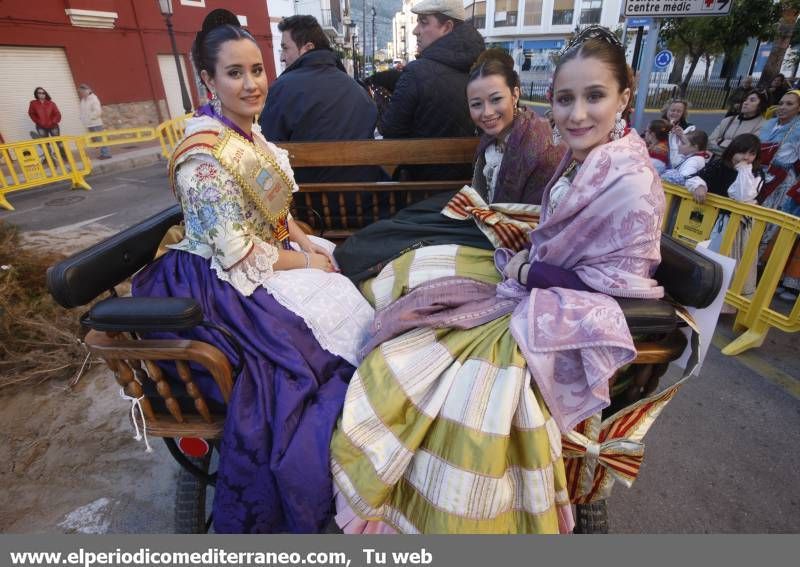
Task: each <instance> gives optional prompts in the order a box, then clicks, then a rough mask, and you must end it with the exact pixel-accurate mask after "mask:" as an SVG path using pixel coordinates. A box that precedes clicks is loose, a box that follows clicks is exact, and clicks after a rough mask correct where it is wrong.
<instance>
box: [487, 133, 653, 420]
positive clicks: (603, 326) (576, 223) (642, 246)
mask: <svg viewBox="0 0 800 567" xmlns="http://www.w3.org/2000/svg"><path fill="white" fill-rule="evenodd" d="M571 160H572V157H571V154H569V153H568V154H567V155H566V156H565V157H564V159H563V160H562V162H561V165H560V166H559V168H558V170H557V171H556V174H555V175H554V176H553V179H552V180H551V182H550V184H549V186H548V187H547V189H546V190H545V194H544V199H543V202H542V212H543V217H542V222H541V223H540V224H539V226H538V227H537V228H536V230H534V231H533V232H531V241H532V246H531V252H530V258H531V260H532V261H538V262H546V263H548V264H552V265H555V266H559V267H562V268H566V269H570V270H573V271H574V272H576V273H577V275H578V277H580V278H581V280H583V282H584V283H586V285H588V286H589V287H591V288H592V289H594V290H596V291H598V292H600V293H591V292H585V291H575V290H569V289H564V288H549V289H533V290H532V291H531V292H530V295H529V296H527V297H525V298H524V299H523V300H522V301H521V302H520V303H519V305H517V307H516V309H515V310H514V313H513V315H512V321H511V330H512V334H513V335H514V338H515V339H516V341H517V343H518V344H519V346H520V348H521V350H522V352H523V354H524V355H525V359H526V360H527V362H528V366H529V368H530V371H531V374H532V375H533V378H534V380H535V382H536V385H537V386H538V388H539V391H540V392H541V394H542V396H543V397H544V399H545V402H546V403H547V405H548V407H549V409H550V412H551V414H552V415H553V418H554V419H555V420H556V422H557V423H558V425H559V427H560V428H561V430H562V431H569V430H571V429H572V428H573V427H574V426H575V425H576V424H578V423H579V422H581V421H582V420H584V419H585V418H587V417H589V416H590V415H592V414H595V413H597V412H598V411H600V410H602V409H603V408H604V407H606V406H607V405H608V403H609V394H608V380H609V379H610V378H611V377H612V376H613V375H614V373H615V372H616V371H617V370H618V369H619V368H620V367H622V366H623V365H625V364H627V363H629V362H631V361H632V360H633V359H634V358H635V357H636V349H635V348H634V345H633V339H632V338H631V334H630V331H629V330H628V327H627V324H626V323H625V317H624V315H623V313H622V310H621V309H620V307H619V305H618V304H617V302H616V301H614V299H612V297H609V296H616V297H637V298H659V297H662V296H663V295H664V290H663V288H662V287H660V286H659V285H658V283H657V282H656V281H655V280H654V279H652V275H653V273H654V272H655V270H656V268H657V267H658V264H659V262H660V260H661V254H660V240H661V221H662V218H663V215H664V206H665V200H664V192H663V189H662V187H661V181H660V179H659V177H658V174H656V172H655V170H654V169H653V167H652V165H651V162H650V157H649V155H648V153H647V148H646V146H645V144H644V142H643V141H642V139H641V138H640V137H639V135H638V134H636V132H634V131H632V132H630V133H629V134H628V135H626V136H625V137H623V138H622V139H620V140H616V141H612V142H608V143H606V144H603V145H602V146H599V147H597V148H595V149H594V150H592V151H591V152H590V154H589V155H588V156H587V158H586V160H585V161H584V162H583V164H582V165H581V167H580V170H579V171H578V173H577V175H576V177H575V179H574V181H573V183H572V187H571V188H570V189H569V190H568V192H567V193H566V195H564V197H563V198H562V199H561V200H560V202H559V203H558V206H557V207H556V208H555V210H554V211H553V212H552V214H548V202H549V199H550V191H551V189H552V187H553V184H554V183H555V182H556V181H557V180H558V178H559V177H560V176H561V175H562V174H563V172H564V170H565V169H566V168H567V166H568V164H569V163H570V162H571ZM498 263H504V262H503V260H502V259H500V258H498ZM515 285H516V282H506V283H504V284H500V286H498V288H499V289H498V292H499V294H500V295H504V294H508V295H516V294H517V293H518V290H515V289H512V288H514V287H515ZM504 287H505V288H506V290H505V291H504V290H503V288H504ZM517 287H518V286H517Z"/></svg>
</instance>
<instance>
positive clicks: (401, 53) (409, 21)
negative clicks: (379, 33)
mask: <svg viewBox="0 0 800 567" xmlns="http://www.w3.org/2000/svg"><path fill="white" fill-rule="evenodd" d="M417 1H419V0H403V10H402V11H401V12H397V13H396V14H395V15H394V19H393V20H392V43H391V46H392V47H391V49H392V51H391V53H390V54H391V56H392V59H402V60H403V61H405V62H406V63H408V62H409V61H412V60H414V59H415V58H416V54H417V36H415V35H414V28H415V27H416V25H417V15H416V14H414V13H413V12H412V11H411V7H412V6H413V5H414V4H415V3H416V2H417Z"/></svg>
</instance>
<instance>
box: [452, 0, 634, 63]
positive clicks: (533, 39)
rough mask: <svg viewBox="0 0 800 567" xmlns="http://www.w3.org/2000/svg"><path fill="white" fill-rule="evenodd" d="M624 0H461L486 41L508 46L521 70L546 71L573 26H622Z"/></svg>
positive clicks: (489, 43) (488, 43) (498, 45)
mask: <svg viewBox="0 0 800 567" xmlns="http://www.w3.org/2000/svg"><path fill="white" fill-rule="evenodd" d="M623 4H624V0H464V9H465V10H466V14H467V21H470V22H472V24H473V25H474V26H475V27H476V28H477V29H478V31H479V32H481V35H483V37H484V38H486V44H487V45H490V46H497V47H503V48H505V49H507V50H508V51H509V52H510V53H511V54H512V55H513V56H514V59H515V62H516V63H517V66H518V68H519V70H521V71H531V72H536V71H542V72H545V71H547V70H549V69H550V67H551V55H552V54H554V53H557V52H558V51H560V50H561V48H562V47H564V43H565V41H566V38H567V37H568V36H569V35H570V34H572V32H574V31H575V28H576V27H583V26H586V25H590V24H600V25H603V26H606V27H608V28H610V29H612V30H613V29H616V28H617V27H619V26H621V25H622V24H621V19H620V13H621V11H622V7H623Z"/></svg>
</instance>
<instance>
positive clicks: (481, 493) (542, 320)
mask: <svg viewBox="0 0 800 567" xmlns="http://www.w3.org/2000/svg"><path fill="white" fill-rule="evenodd" d="M631 88H632V77H631V73H630V70H629V68H628V66H627V64H626V62H625V56H624V52H623V50H622V47H621V46H620V44H619V42H618V41H617V39H616V37H614V35H613V34H611V33H610V32H608V30H606V29H604V28H599V27H591V28H587V29H586V30H584V31H582V32H581V33H580V34H578V36H577V37H576V39H575V40H574V41H573V43H572V44H570V45H569V46H568V48H567V49H566V51H565V52H564V53H563V54H562V57H561V60H560V62H559V64H558V66H557V67H556V70H555V75H554V91H553V116H554V118H555V123H556V127H557V129H558V131H559V133H560V136H561V138H562V139H563V140H564V141H565V142H566V143H567V145H568V146H569V149H570V151H569V152H568V154H567V155H566V156H565V158H564V159H563V160H562V162H561V164H560V166H559V168H558V170H557V172H556V174H555V176H554V177H553V180H551V182H550V184H549V186H548V187H547V189H546V190H545V193H544V198H543V201H542V220H541V223H540V224H539V226H538V227H537V228H536V230H534V231H533V232H532V233H531V247H530V249H529V250H523V251H522V252H520V253H519V254H517V255H513V252H511V251H510V250H506V249H499V250H497V251H496V252H495V253H494V255H492V254H491V253H489V252H484V251H480V250H476V249H469V248H466V247H448V246H432V247H427V248H423V249H420V250H414V251H410V252H408V253H407V254H405V255H404V256H402V257H400V258H399V259H398V260H396V261H395V262H393V263H392V264H390V265H388V266H386V268H384V270H382V271H381V273H380V274H379V275H378V276H377V277H376V278H375V279H374V280H373V281H372V283H369V282H368V283H367V284H365V286H364V287H363V288H362V289H363V291H364V292H365V294H366V295H367V297H368V298H369V299H370V300H371V301H373V303H374V304H375V305H376V307H377V308H378V310H377V312H376V318H375V321H374V323H373V326H372V329H371V332H372V338H371V340H370V341H369V346H368V347H367V348H365V351H364V352H362V356H363V360H362V362H361V364H360V365H359V367H358V370H357V371H356V373H355V375H354V376H353V378H352V379H351V382H350V385H349V387H348V392H347V396H346V398H345V404H344V410H343V415H342V418H341V419H340V421H339V423H338V425H337V429H336V431H335V432H334V436H333V440H332V443H331V469H332V473H333V477H334V481H335V483H336V494H337V497H336V500H337V502H336V504H337V522H338V523H339V525H340V526H341V527H342V528H343V529H344V531H345V532H348V533H359V532H360V533H365V532H367V533H374V532H402V533H420V532H421V533H443V532H447V533H536V532H538V533H558V532H561V533H565V532H570V531H571V530H572V528H573V526H574V521H573V517H572V510H571V507H570V503H569V494H568V493H567V483H566V481H565V469H564V464H563V459H562V449H561V435H562V434H564V433H566V432H568V431H570V430H571V429H572V428H574V427H575V425H577V424H578V423H580V422H581V421H582V420H584V419H586V418H587V417H589V416H591V415H593V414H596V413H597V412H600V411H602V409H603V408H604V407H606V406H607V405H608V404H609V389H608V381H609V379H610V378H611V377H612V376H613V375H614V373H615V372H616V371H617V370H618V369H619V368H621V367H622V366H623V365H625V364H627V363H629V362H631V361H632V360H633V358H634V357H635V355H636V350H635V348H634V345H633V340H632V338H631V335H630V331H629V330H628V327H627V325H626V322H625V318H624V316H623V314H622V311H621V309H620V307H619V305H618V304H617V302H616V301H615V300H614V299H613V297H638V298H657V297H661V296H662V295H663V290H662V288H661V287H659V286H658V284H657V282H656V281H655V280H653V279H652V274H653V273H654V272H655V269H656V267H657V266H658V263H659V261H660V253H659V243H660V226H661V220H662V217H663V212H664V194H663V191H662V188H661V184H660V181H659V177H658V175H657V174H656V172H655V170H654V169H653V167H652V165H651V163H650V158H649V155H648V152H647V147H646V145H645V143H644V142H643V141H642V139H641V138H639V136H638V135H637V134H636V132H635V131H632V130H631V131H629V130H628V129H627V127H626V120H625V119H626V117H627V115H628V113H629V110H630V108H629V104H630V99H631ZM454 248H457V249H454ZM512 256H513V257H512Z"/></svg>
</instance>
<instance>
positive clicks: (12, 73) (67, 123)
mask: <svg viewBox="0 0 800 567" xmlns="http://www.w3.org/2000/svg"><path fill="white" fill-rule="evenodd" d="M0 77H2V80H0V101H2V105H3V111H2V112H0V134H2V136H3V139H4V140H5V141H6V142H7V143H9V142H17V141H21V140H29V139H30V131H31V130H35V129H36V127H35V125H34V124H33V122H32V121H31V119H30V117H29V116H28V104H29V103H30V101H31V100H32V99H33V91H34V89H35V88H36V87H42V88H44V89H45V90H46V91H47V92H48V93H50V97H51V98H52V99H53V102H55V103H56V104H57V105H58V109H59V110H60V111H61V124H60V128H61V133H62V134H64V135H80V134H83V133H84V132H86V128H84V127H83V124H81V119H80V111H79V110H78V91H77V90H76V86H77V85H76V84H75V81H74V79H73V77H72V72H71V70H70V68H69V63H68V62H67V56H66V54H65V53H64V50H63V49H61V48H58V47H8V46H0Z"/></svg>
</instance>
